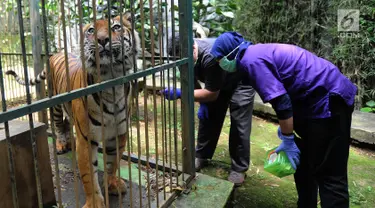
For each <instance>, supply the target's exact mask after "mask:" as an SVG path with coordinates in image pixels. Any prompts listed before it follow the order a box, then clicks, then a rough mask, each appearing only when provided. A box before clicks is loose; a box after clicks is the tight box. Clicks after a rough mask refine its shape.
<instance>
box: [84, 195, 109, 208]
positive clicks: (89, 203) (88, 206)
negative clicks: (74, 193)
mask: <svg viewBox="0 0 375 208" xmlns="http://www.w3.org/2000/svg"><path fill="white" fill-rule="evenodd" d="M94 200H95V205H94V202H93V197H90V196H86V203H85V205H84V206H83V207H82V208H105V204H104V199H103V197H102V196H100V195H95V198H94Z"/></svg>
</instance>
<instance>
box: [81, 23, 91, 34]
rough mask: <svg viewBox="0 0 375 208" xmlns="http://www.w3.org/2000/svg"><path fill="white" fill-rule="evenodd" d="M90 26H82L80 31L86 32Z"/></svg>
mask: <svg viewBox="0 0 375 208" xmlns="http://www.w3.org/2000/svg"><path fill="white" fill-rule="evenodd" d="M90 26H91V24H86V25H85V26H83V28H82V31H83V32H86V31H87V30H88V29H89V27H90Z"/></svg>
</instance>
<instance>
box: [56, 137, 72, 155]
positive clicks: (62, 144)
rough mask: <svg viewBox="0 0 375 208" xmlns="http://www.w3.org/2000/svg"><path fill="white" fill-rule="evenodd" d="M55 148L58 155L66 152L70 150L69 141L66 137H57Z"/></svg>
mask: <svg viewBox="0 0 375 208" xmlns="http://www.w3.org/2000/svg"><path fill="white" fill-rule="evenodd" d="M56 149H57V154H58V155H61V154H64V153H67V152H69V151H70V150H72V147H71V143H70V141H67V139H62V138H57V140H56Z"/></svg>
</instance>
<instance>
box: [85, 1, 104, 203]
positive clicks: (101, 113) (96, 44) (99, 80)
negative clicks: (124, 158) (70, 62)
mask: <svg viewBox="0 0 375 208" xmlns="http://www.w3.org/2000/svg"><path fill="white" fill-rule="evenodd" d="M78 4H79V5H80V6H79V12H80V14H79V17H80V19H79V21H80V45H81V46H82V45H83V42H84V34H83V29H82V28H83V20H82V17H83V14H82V6H81V5H82V3H81V0H78ZM92 5H93V6H92V7H93V8H94V10H93V22H94V23H95V22H96V15H97V13H96V12H97V11H96V1H95V0H93V1H92ZM94 37H95V40H97V39H98V34H97V27H96V24H94ZM98 47H99V46H98V41H95V63H96V66H95V67H96V71H97V74H98V80H97V82H98V83H100V82H101V75H100V58H99V49H98ZM80 51H81V57H83V55H84V51H83V48H82V47H81V48H80ZM82 62H84V60H82ZM83 67H84V64H83ZM86 73H87V72H86ZM98 94H99V100H100V102H99V106H100V119H101V121H100V122H101V124H104V115H103V100H102V91H100V92H99V93H98ZM104 135H105V128H104V125H101V141H102V145H103V164H104V165H103V166H104V181H105V182H104V197H105V201H106V206H107V207H110V203H109V193H108V183H107V181H108V172H107V170H106V166H107V152H106V146H107V143H106V140H105V138H104Z"/></svg>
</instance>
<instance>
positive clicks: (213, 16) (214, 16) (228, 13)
mask: <svg viewBox="0 0 375 208" xmlns="http://www.w3.org/2000/svg"><path fill="white" fill-rule="evenodd" d="M236 10H237V4H236V1H235V0H229V1H227V0H198V1H194V2H193V19H194V21H195V22H198V23H199V24H200V25H202V26H204V27H207V28H209V29H210V32H209V36H215V37H217V36H219V35H220V34H221V33H222V32H225V31H233V30H234V27H233V20H234V14H235V12H236Z"/></svg>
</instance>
